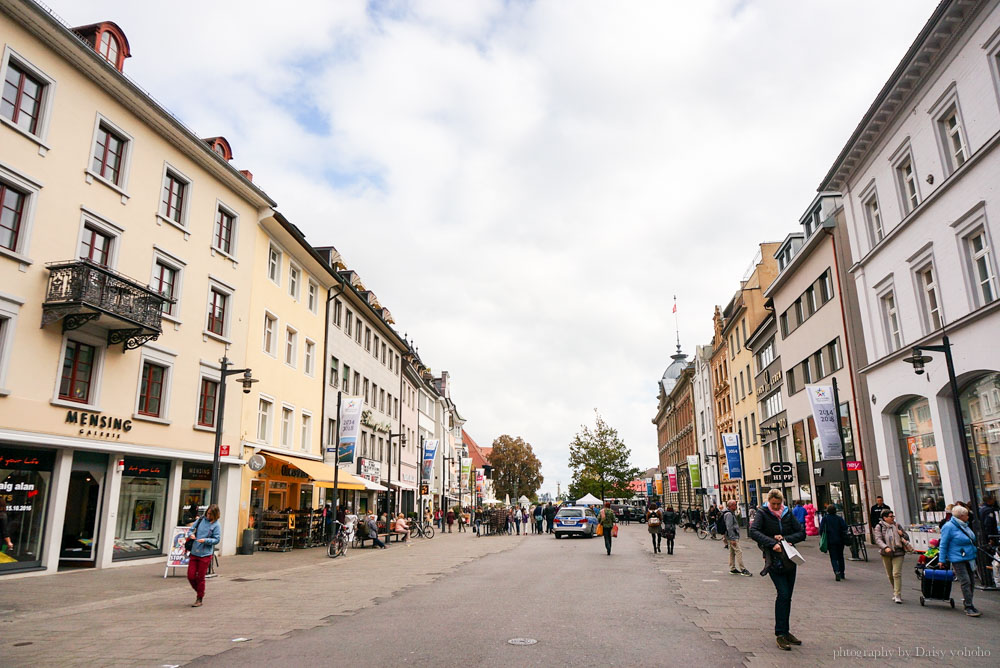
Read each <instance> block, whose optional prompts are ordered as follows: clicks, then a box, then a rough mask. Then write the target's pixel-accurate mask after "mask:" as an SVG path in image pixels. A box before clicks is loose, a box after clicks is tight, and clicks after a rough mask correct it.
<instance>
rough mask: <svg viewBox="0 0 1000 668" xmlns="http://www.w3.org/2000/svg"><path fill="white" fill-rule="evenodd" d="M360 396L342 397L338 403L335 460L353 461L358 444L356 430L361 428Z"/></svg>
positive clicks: (350, 462) (351, 462)
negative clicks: (338, 417) (338, 419)
mask: <svg viewBox="0 0 1000 668" xmlns="http://www.w3.org/2000/svg"><path fill="white" fill-rule="evenodd" d="M361 409H362V401H361V397H343V398H342V399H341V403H340V424H339V425H338V429H339V431H340V434H339V437H338V439H337V442H338V443H339V444H340V445H339V446H338V453H337V461H338V462H342V463H347V464H353V463H354V452H355V450H356V449H357V444H358V431H359V430H360V428H361Z"/></svg>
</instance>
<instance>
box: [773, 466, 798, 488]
mask: <svg viewBox="0 0 1000 668" xmlns="http://www.w3.org/2000/svg"><path fill="white" fill-rule="evenodd" d="M794 480H795V467H794V466H793V465H792V464H791V463H790V462H774V463H772V464H771V478H770V481H769V482H771V483H778V482H792V481H794Z"/></svg>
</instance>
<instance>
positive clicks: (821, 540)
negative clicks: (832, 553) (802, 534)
mask: <svg viewBox="0 0 1000 668" xmlns="http://www.w3.org/2000/svg"><path fill="white" fill-rule="evenodd" d="M828 549H830V548H829V546H828V545H827V541H826V532H825V531H824V532H823V533H821V534H820V535H819V551H820V552H822V553H823V554H826V551H827V550H828Z"/></svg>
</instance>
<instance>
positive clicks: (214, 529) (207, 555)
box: [187, 503, 222, 608]
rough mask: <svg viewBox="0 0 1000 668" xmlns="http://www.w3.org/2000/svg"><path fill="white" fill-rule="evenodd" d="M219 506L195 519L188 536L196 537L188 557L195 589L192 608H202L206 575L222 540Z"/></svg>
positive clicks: (190, 579) (210, 508)
mask: <svg viewBox="0 0 1000 668" xmlns="http://www.w3.org/2000/svg"><path fill="white" fill-rule="evenodd" d="M219 514H220V513H219V506H218V505H216V504H214V503H213V504H212V505H210V506H209V507H208V509H207V510H206V511H205V516H204V517H199V518H198V519H197V520H195V522H194V525H193V526H192V527H191V531H189V532H188V538H194V542H193V543H191V554H190V556H189V557H188V572H187V578H188V582H189V583H191V588H192V589H194V591H195V596H196V597H197V598H195V600H194V603H192V604H191V607H192V608H200V607H201V601H202V599H204V598H205V576H206V575H208V568H209V566H211V565H212V555H214V554H215V546H216V545H218V543H219V541H220V540H222V529H221V528H220V527H219Z"/></svg>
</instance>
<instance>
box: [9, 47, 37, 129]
mask: <svg viewBox="0 0 1000 668" xmlns="http://www.w3.org/2000/svg"><path fill="white" fill-rule="evenodd" d="M12 74H13V75H15V76H16V80H11V75H12ZM26 84H31V85H33V86H34V88H35V91H34V95H32V93H31V91H30V90H25V85H26ZM9 89H10V90H9ZM11 92H12V93H13V95H14V99H10V97H8V95H9V93H11ZM44 92H45V84H44V83H42V82H41V81H39V80H38V79H36V78H35V77H33V76H31V75H30V74H28V73H27V72H25V71H24V70H23V69H21V68H20V67H18V66H17V65H15V64H14V63H13V62H10V61H8V63H7V75H6V77H4V87H3V102H2V104H0V109H2V110H3V115H4V116H5V117H6V118H8V119H9V120H10V122H11V123H13V124H14V125H16V126H17V127H19V128H20V129H22V130H24V131H25V132H30V133H31V134H35V131H36V130H37V129H38V117H39V116H40V115H41V109H42V95H44ZM8 107H9V109H10V115H9V116H8V115H7V114H8ZM22 116H25V117H27V120H28V122H27V124H25V123H24V121H23V119H22Z"/></svg>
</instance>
